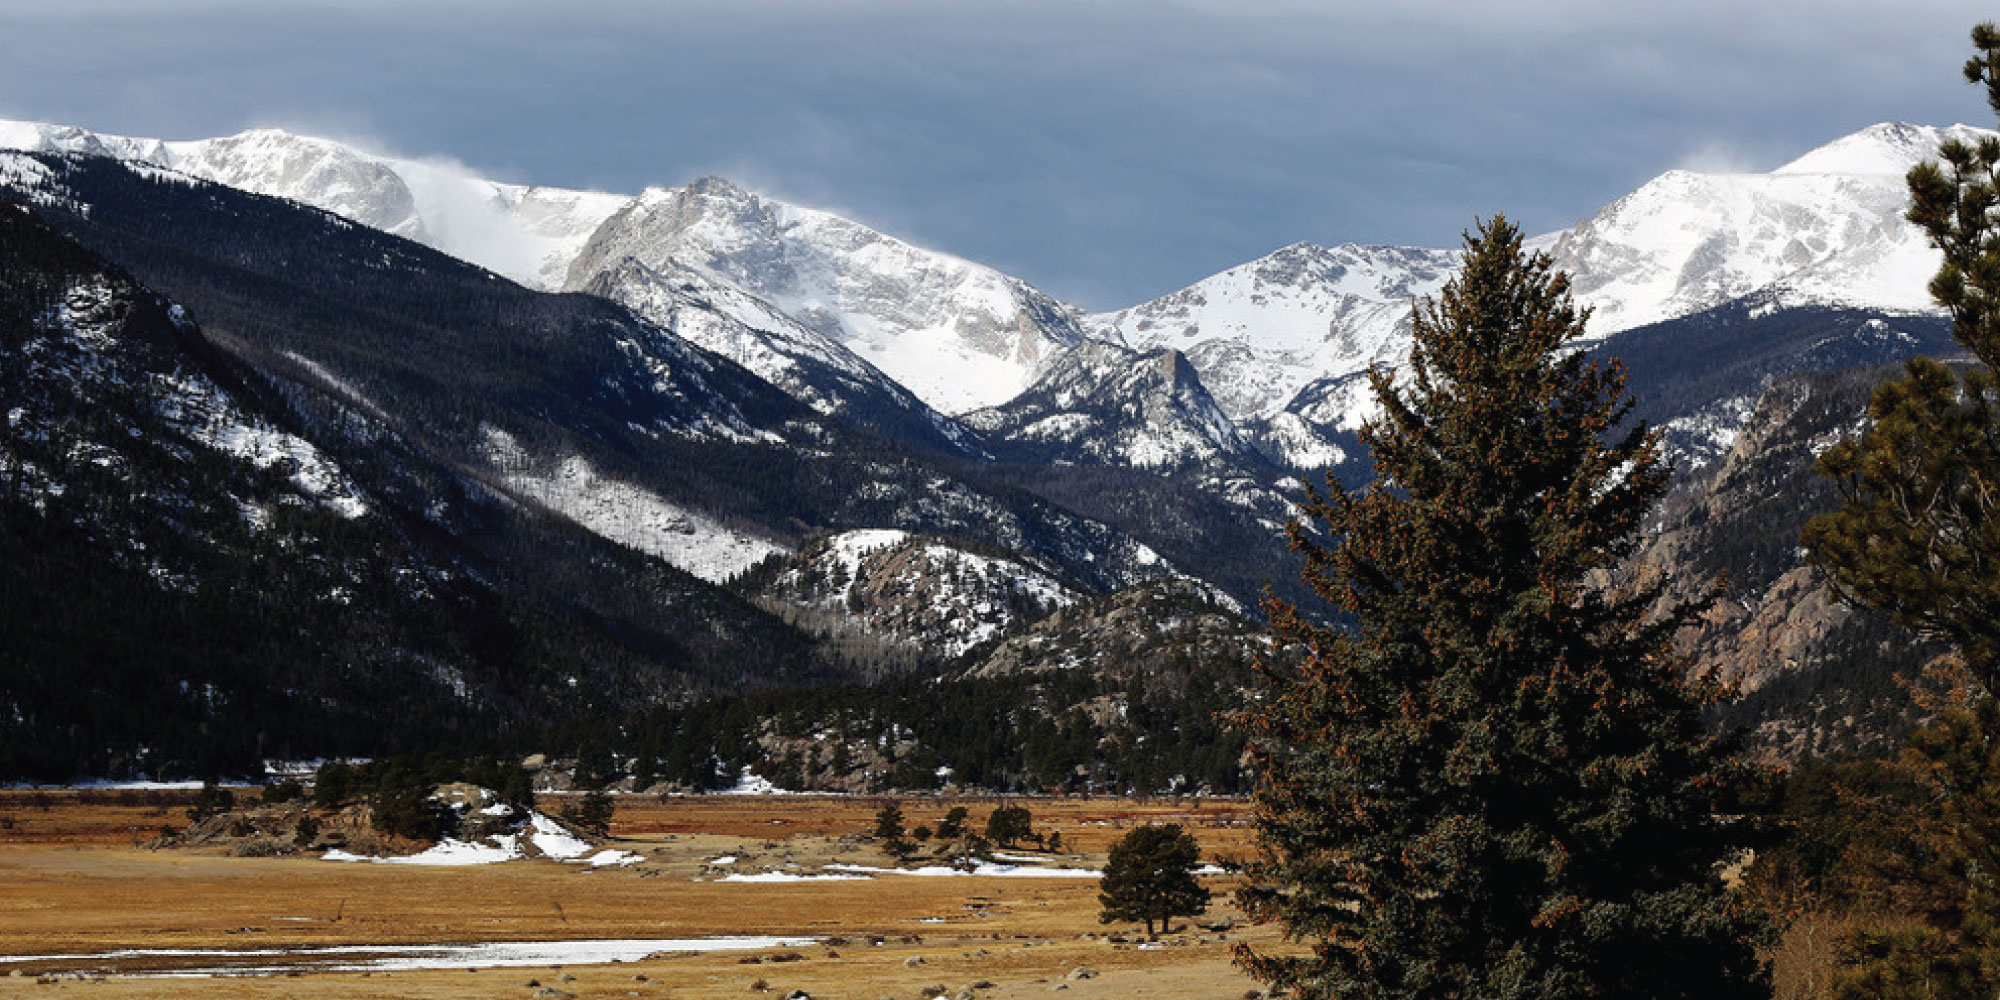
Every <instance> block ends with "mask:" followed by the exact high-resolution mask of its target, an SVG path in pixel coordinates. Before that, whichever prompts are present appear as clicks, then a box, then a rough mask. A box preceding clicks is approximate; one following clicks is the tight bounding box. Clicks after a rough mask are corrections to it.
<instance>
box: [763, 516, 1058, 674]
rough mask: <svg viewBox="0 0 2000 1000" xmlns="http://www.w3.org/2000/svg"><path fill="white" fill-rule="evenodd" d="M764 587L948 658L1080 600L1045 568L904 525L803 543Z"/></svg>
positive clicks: (852, 626) (848, 624)
mask: <svg viewBox="0 0 2000 1000" xmlns="http://www.w3.org/2000/svg"><path fill="white" fill-rule="evenodd" d="M758 589H759V592H760V593H761V594H764V595H766V596H767V597H772V598H776V599H778V600H782V601H786V602H788V603H791V604H795V605H799V606H803V607H808V608H816V609H819V610H821V611H824V612H830V613H832V616H833V617H832V620H837V621H838V622H839V623H840V626H841V628H843V629H845V630H851V631H858V632H861V633H864V634H867V635H872V636H877V637H880V638H884V639H888V640H890V641H892V642H901V643H908V644H911V645H919V646H922V647H925V648H928V649H930V650H933V651H935V652H938V653H940V654H941V655H943V656H945V657H947V658H949V657H953V656H957V655H959V654H961V653H963V652H965V651H966V650H968V649H971V648H972V647H974V646H977V645H980V644H981V643H984V642H987V641H989V640H991V639H994V638H997V637H998V636H1000V635H1001V634H1002V633H1004V632H1006V631H1008V630H1010V629H1011V628H1012V626H1013V625H1014V624H1015V623H1016V622H1018V621H1022V620H1028V621H1032V620H1035V619H1038V618H1042V617H1044V616H1046V615H1048V614H1049V613H1050V612H1052V611H1055V610H1056V609H1058V608H1063V607H1068V606H1069V605H1071V604H1074V603H1076V602H1077V601H1078V600H1081V599H1082V595H1081V594H1080V593H1078V592H1077V591H1076V590H1075V589H1074V588H1072V587H1071V586H1070V585H1068V584H1066V583H1064V582H1063V581H1062V580H1061V579H1060V578H1058V577H1057V576H1055V575H1054V574H1053V573H1051V572H1049V571H1048V570H1047V569H1043V568H1038V567H1035V566H1032V565H1030V564H1028V563H1026V562H1024V561H1022V560H1019V559H1015V558H1003V557H1000V556H995V555H990V554H981V553H978V552H974V551H971V550H968V549H966V548H963V547H961V546H958V545H954V544H951V543H948V542H945V541H942V540H939V539H934V538H925V537H922V536H917V535H912V534H910V533H909V532H905V531H895V530H887V529H868V530H861V531H849V532H844V533H842V534H838V535H834V536H832V537H830V538H827V539H825V540H823V541H821V542H818V543H815V544H813V545H811V546H808V547H807V548H805V549H803V550H801V551H800V552H799V553H798V555H797V556H795V557H794V558H793V559H792V560H790V561H789V562H788V563H787V564H786V565H785V567H784V569H783V570H781V571H780V572H779V573H778V574H777V576H776V577H775V578H773V579H772V580H771V581H770V582H769V583H768V584H765V585H764V586H762V587H760V588H758Z"/></svg>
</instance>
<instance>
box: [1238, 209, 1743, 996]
mask: <svg viewBox="0 0 2000 1000" xmlns="http://www.w3.org/2000/svg"><path fill="white" fill-rule="evenodd" d="M1464 260H1465V263H1464V269H1463V271H1462V272H1461V274H1460V275H1459V277H1458V278H1457V279H1456V280H1455V281H1453V282H1452V283H1451V284H1450V285H1449V286H1447V287H1446V288H1445V290H1444V293H1443V295H1442V297H1441V298H1440V299H1439V300H1438V301H1437V302H1435V303H1426V304H1425V305H1424V306H1423V307H1422V308H1420V309H1419V310H1418V312H1417V316H1416V328H1415V343H1414V345H1413V347H1412V349H1411V355H1410V364H1409V377H1408V382H1407V383H1404V382H1402V381H1401V380H1399V379H1397V378H1395V377H1393V376H1389V375H1383V374H1379V373H1378V374H1376V375H1374V376H1373V383H1374V388H1375V393H1376V397H1377V398H1378V400H1379V401H1380V403H1381V406H1382V411H1383V412H1382V415H1381V416H1380V417H1379V418H1378V419H1376V420H1374V421H1372V422H1371V423H1370V424H1369V425H1368V426H1367V427H1366V428H1364V430H1363V432H1362V433H1363V438H1364V440H1365V441H1366V443H1367V444H1368V447H1369V449H1370V450H1371V452H1372V454H1373V456H1374V460H1375V469H1376V474H1377V481H1376V483H1375V485H1373V486H1371V487H1369V488H1368V489H1366V490H1364V491H1362V492H1359V493H1354V494H1349V493H1346V492H1343V491H1341V490H1339V488H1338V487H1337V485H1335V484H1334V483H1333V482H1332V481H1331V480H1329V482H1328V489H1329V491H1328V492H1326V493H1321V492H1319V491H1316V490H1314V491H1309V492H1308V495H1307V499H1306V501H1305V503H1304V505H1303V508H1302V509H1303V513H1304V515H1305V516H1306V517H1307V518H1310V519H1311V520H1312V521H1313V522H1316V525H1317V528H1318V529H1319V533H1315V532H1314V531H1310V530H1308V529H1307V527H1306V526H1305V525H1304V524H1302V523H1300V522H1297V521H1295V522H1294V523H1293V524H1292V525H1291V526H1290V529H1289V531H1290V537H1291V543H1292V547H1293V549H1294V550H1296V551H1298V552H1300V553H1302V554H1303V555H1304V557H1305V579H1306V582H1307V583H1308V584H1310V585H1311V586H1312V587H1313V588H1314V589H1315V590H1316V591H1317V592H1318V593H1319V594H1321V595H1322V596H1324V597H1325V598H1326V599H1327V600H1328V601H1329V602H1330V603H1331V604H1332V605H1333V606H1334V607H1335V608H1337V609H1338V610H1339V611H1340V612H1343V613H1344V614H1345V615H1346V616H1348V617H1349V618H1350V619H1351V620H1352V621H1353V622H1354V623H1355V625H1354V627H1353V628H1352V629H1338V628H1329V627H1324V626H1321V625H1318V624H1315V623H1314V622H1313V621H1312V620H1310V619H1309V618H1308V617H1307V616H1305V615H1303V614H1301V613H1300V611H1299V609H1298V608H1296V607H1294V606H1291V605H1287V604H1285V603H1284V602H1281V601H1276V600H1273V601H1271V602H1269V607H1268V609H1267V610H1268V611H1269V612H1270V614H1271V618H1272V623H1273V626H1274V628H1275V630H1276V632H1277V635H1278V638H1279V639H1280V640H1281V641H1282V642H1285V643H1291V644H1298V645H1301V646H1303V647H1304V648H1305V650H1306V651H1307V652H1308V654H1309V655H1308V657H1307V658H1306V662H1305V663H1304V665H1303V666H1302V667H1299V668H1296V669H1286V668H1283V667H1281V666H1279V665H1277V661H1276V660H1275V659H1274V660H1273V662H1272V663H1271V664H1270V665H1268V666H1267V667H1266V669H1265V673H1266V676H1267V679H1268V681H1269V684H1270V690H1269V691H1268V692H1266V694H1265V696H1264V699H1263V700H1262V702H1261V703H1260V705H1259V706H1258V707H1257V708H1256V709H1253V710H1252V712H1251V713H1250V715H1249V716H1247V719H1248V722H1249V725H1250V728H1251V731H1252V734H1253V737H1254V739H1253V746H1254V751H1253V752H1254V755H1255V770H1256V772H1257V777H1258V786H1257V790H1256V792H1255V796H1256V801H1257V807H1258V808H1257V821H1256V822H1257V833H1258V837H1259V841H1260V859H1259V860H1258V861H1256V862H1253V863H1252V864H1250V865H1248V866H1247V875H1248V878H1249V886H1248V887H1247V888H1245V889H1244V890H1242V891H1241V893H1240V901H1241V902H1242V904H1243V905H1244V906H1245V907H1246V909H1247V910H1248V911H1249V912H1250V913H1251V914H1252V915H1253V917H1255V918H1258V919H1276V920H1279V921H1281V922H1282V923H1283V924H1284V926H1285V930H1286V933H1287V937H1288V938H1289V939H1290V940H1291V941H1293V942H1297V943H1298V944H1301V945H1305V946H1309V947H1310V953H1309V954H1301V953H1300V952H1299V951H1298V950H1297V949H1292V948H1281V949H1273V950H1270V951H1265V952H1259V951H1255V950H1253V949H1251V948H1249V947H1247V946H1239V949H1238V956H1237V958H1238V962H1239V963H1240V964H1242V965H1243V966H1244V967H1246V968H1247V969H1248V970H1249V971H1250V972H1251V973H1252V974H1253V975H1255V976H1257V977H1258V978H1260V979H1263V980H1266V981H1268V982H1269V983H1271V984H1272V985H1274V986H1278V987H1283V988H1286V989H1289V990H1292V991H1293V992H1294V994H1295V995H1296V996H1299V997H1302V998H1307V1000H1311V998H1321V997H1343V998H1357V997H1366V998H1375V997H1383V998H1389V997H1394V998H1426V997H1439V998H1445V997H1453V998H1470V997H1477V998H1481V1000H1505V998H1513V997H1519V998H1529V997H1532V998H1536V1000H1557V998H1564V997H1595V998H1608V997H1634V998H1637V997H1645V998H1647V1000H1658V998H1674V997H1699V998H1702V1000H1730V998H1735V997H1755V996H1763V995H1767V994H1768V987H1767V985H1766V976H1765V974H1764V972H1763V970H1762V968H1761V967H1760V965H1759V963H1758V962H1757V960H1756V958H1755V956H1754V952H1753V948H1752V945H1751V943H1750V941H1749V935H1750V932H1751V930H1752V927H1751V925H1750V923H1749V918H1748V917H1746V916H1745V915H1744V914H1743V913H1742V912H1740V911H1739V910H1738V909H1737V908H1735V907H1734V906H1733V905H1732V899H1731V897H1730V895H1729V893H1728V892H1727V890H1726V889H1725V888H1724V886H1723V884H1722V881H1721V878H1720V867H1721V866H1722V865H1724V864H1726V863H1728V862H1729V861H1731V860H1732V859H1734V858H1735V857H1736V856H1737V855H1738V853H1739V850H1740V847H1739V845H1740V844H1741V843H1742V841H1743V840H1744V838H1745V835H1746V831H1745V830H1744V829H1743V827H1742V825H1741V824H1732V823H1730V822H1728V821H1726V820H1724V819H1722V818H1720V816H1721V814H1722V813H1723V812H1724V811H1725V810H1727V809H1728V808H1730V806H1731V799H1732V795H1733V794H1734V793H1735V792H1736V790H1737V789H1739V788H1740V787H1741V786H1742V785H1743V784H1744V782H1745V781H1746V779H1747V777H1748V775H1747V774H1746V773H1745V771H1744V770H1743V769H1742V768H1741V766H1740V765H1738V764H1736V763H1734V762H1733V761H1732V760H1731V758H1730V757H1729V755H1728V754H1727V752H1726V751H1727V748H1726V747H1724V746H1722V745H1720V744H1718V743H1717V742H1716V741H1713V740H1711V739H1709V738H1707V737H1706V736H1705V735H1704V733H1703V729H1702V726H1701V720H1700V714H1701V710H1702V708H1703V707H1704V706H1705V705H1708V704H1710V703H1712V702H1714V701H1715V700H1716V699H1718V698H1719V697H1721V696H1722V694H1723V691H1722V689H1721V688H1720V687H1718V686H1717V685H1713V684H1709V683H1705V682H1701V681H1690V680H1688V679H1687V678H1686V677H1685V674H1684V667H1685V664H1684V663H1683V661H1682V660H1681V658H1679V657H1677V656H1675V655H1674V654H1673V653H1672V651H1671V650H1670V648H1669V640H1670V637H1671V635H1672V633H1673V631H1674V630H1675V629H1676V628H1677V627H1678V626H1679V625H1681V624H1682V623H1684V622H1685V621H1686V620H1687V619H1688V617H1689V616H1691V615H1692V614H1693V613H1694V611H1695V610H1696V609H1694V608H1691V607H1679V608H1672V609H1670V610H1668V611H1666V612H1665V613H1661V612H1660V611H1659V610H1658V608H1659V606H1660V605H1661V604H1662V602H1661V600H1660V595H1659V593H1658V592H1657V591H1656V590H1654V589H1650V588H1644V587H1641V588H1637V589H1632V590H1616V589H1613V588H1612V587H1611V586H1610V585H1609V584H1608V583H1606V582H1605V581H1606V580H1607V579H1608V576H1609V574H1610V573H1611V571H1612V570H1613V569H1614V568H1615V567H1617V565H1618V564H1619V563H1620V561H1621V560H1623V559H1624V558H1625V557H1626V556H1627V555H1629V554H1630V553H1631V552H1632V550H1633V548H1634V545H1635V544H1636V538H1637V532H1638V530H1639V527H1640V522H1641V519H1642V518H1643V517H1644V516H1645V514H1646V513H1647V511H1648V510H1649V508H1651V506H1652V505H1653V504H1654V502H1655V501H1656V500H1657V499H1658V498H1659V496H1660V493H1661V491H1662V489H1663V488H1664V486H1665V483H1666V478H1667V471H1666V469H1665V468H1664V467H1663V466H1662V464H1661V462H1660V458H1659V451H1658V446H1657V442H1656V437H1655V435H1654V434H1652V433H1651V432H1649V431H1647V430H1645V429H1644V428H1643V427H1642V428H1638V429H1633V430H1630V431H1627V432H1620V431H1619V425H1620V423H1621V421H1622V420H1623V419H1624V417H1625V414H1626V412H1627V410H1628V409H1629V407H1630V402H1629V400H1627V399H1626V398H1624V396H1623V391H1624V375H1623V373H1622V371H1621V370H1620V369H1619V368H1618V367H1617V366H1616V364H1615V363H1614V364H1612V365H1609V366H1602V365H1598V364H1596V363H1594V362H1591V361H1588V360H1586V359H1585V358H1584V357H1582V356H1581V355H1580V354H1577V353H1575V351H1574V350H1573V342H1574V341H1575V340H1576V338H1577V337H1578V336H1579V335H1581V334H1582V332H1583V323H1584V318H1585V317H1584V315H1583V314H1582V313H1579V312H1578V311H1577V310H1576V309H1575V307H1574V306H1573V305H1572V303H1571V301H1570V294H1569V284H1568V279H1567V278H1566V277H1565V276H1564V275H1562V274H1561V273H1559V272H1556V271H1554V270H1553V268H1552V267H1551V265H1550V263H1549V260H1548V258H1547V257H1546V256H1545V255H1541V254H1536V255H1534V256H1532V257H1530V256H1524V255H1523V253H1522V251H1521V239H1520V234H1519V232H1518V231H1517V230H1516V229H1515V228H1514V227H1513V226H1511V225H1509V224H1508V223H1507V222H1506V221H1505V220H1504V219H1495V220H1493V221H1492V222H1491V223H1489V224H1486V225H1483V226H1481V227H1480V229H1479V232H1478V234H1477V235H1476V236H1468V238H1467V247H1466V251H1465V259H1464Z"/></svg>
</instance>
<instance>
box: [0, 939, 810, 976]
mask: <svg viewBox="0 0 2000 1000" xmlns="http://www.w3.org/2000/svg"><path fill="white" fill-rule="evenodd" d="M816 940H817V939H816V938H811V937H777V936H769V937H764V936H755V937H753V936H735V937H708V938H623V939H606V940H595V941H490V942H484V943H474V944H418V945H411V944H384V945H366V944H360V945H340V946H336V947H326V948H243V949H224V948H215V949H205V948H123V949H118V950H116V951H100V952H88V953H79V954H67V955H0V963H17V962H38V963H39V962H77V963H87V964H80V965H79V966H78V970H77V971H85V970H88V971H93V972H96V971H111V972H112V973H113V974H115V975H127V976H133V975H136V976H154V977H160V978H198V979H206V978H210V977H215V976H253V975H274V974H279V973H283V972H287V971H291V970H304V971H312V972H405V971H417V970H421V969H493V968H512V967H524V966H562V965H608V964H610V963H613V962H637V961H640V960H642V959H644V958H646V957H647V956H649V955H653V954H657V953H660V952H668V953H672V952H706V951H756V950H761V949H766V948H795V947H800V946H802V945H809V944H813V943H814V942H815V941H816ZM155 958H158V959H168V960H170V961H167V962H162V963H160V965H161V968H159V969H158V970H157V971H149V970H147V969H146V968H145V965H146V961H147V960H148V959H155ZM189 958H198V959H205V960H209V961H210V962H211V963H212V964H209V965H207V966H205V967H199V968H187V967H186V966H187V963H186V961H185V960H186V959H189Z"/></svg>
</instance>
